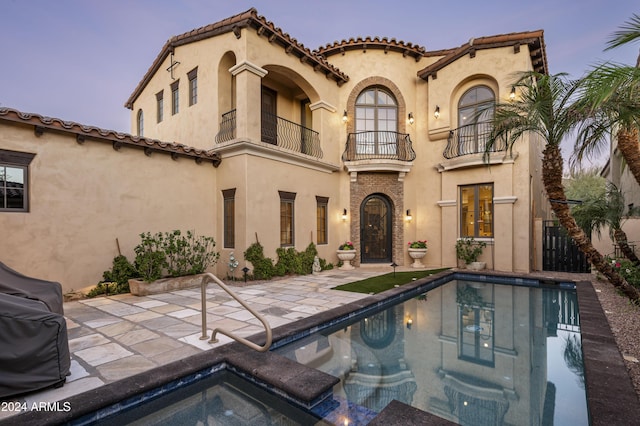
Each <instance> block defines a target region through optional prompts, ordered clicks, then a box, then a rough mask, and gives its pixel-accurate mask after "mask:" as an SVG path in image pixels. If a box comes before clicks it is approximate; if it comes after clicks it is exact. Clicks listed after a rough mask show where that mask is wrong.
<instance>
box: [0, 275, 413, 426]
mask: <svg viewBox="0 0 640 426" xmlns="http://www.w3.org/2000/svg"><path fill="white" fill-rule="evenodd" d="M399 270H400V269H399ZM389 272H391V268H389V267H378V268H357V269H354V270H351V271H340V270H331V271H324V272H322V273H320V274H318V275H307V276H298V277H290V278H284V279H279V280H273V281H269V282H266V283H262V284H256V285H249V286H238V287H232V290H233V291H234V292H235V293H236V294H238V295H239V296H240V297H241V298H242V299H243V300H244V301H245V302H246V303H247V304H249V306H251V307H252V308H253V309H255V310H256V311H258V312H260V313H261V314H262V315H263V316H264V317H265V318H266V319H267V321H268V322H269V324H270V325H271V327H272V328H275V327H278V326H280V325H282V324H286V323H289V322H292V321H296V320H298V319H301V318H305V317H308V316H310V315H314V314H317V313H318V312H322V311H326V310H329V309H332V308H334V307H336V306H340V305H344V304H347V303H350V302H353V301H355V300H358V299H361V298H364V297H366V296H367V295H366V294H360V293H351V292H345V291H339V290H332V288H333V287H335V286H338V285H341V284H346V283H350V282H353V281H358V280H361V279H365V278H368V277H371V276H375V275H380V274H384V273H389ZM206 294H207V328H208V331H207V332H208V334H209V336H210V335H211V330H212V329H213V328H214V327H223V328H225V329H227V330H231V331H234V332H235V333H236V334H238V335H240V336H243V337H246V336H250V335H252V334H254V333H257V332H260V331H262V330H263V327H262V324H261V323H260V321H259V320H258V319H256V318H255V317H253V315H251V314H250V313H249V312H248V311H246V310H245V309H244V308H243V307H242V306H241V305H240V304H239V303H238V302H237V301H235V300H233V299H232V297H231V296H229V295H228V294H227V293H226V292H225V291H224V290H222V289H221V288H220V287H218V286H216V285H215V284H209V285H208V288H207V290H206ZM200 296H201V291H200V288H194V289H188V290H179V291H174V292H170V293H164V294H157V295H150V296H143V297H138V296H133V295H131V294H121V295H115V296H109V297H98V298H94V299H84V300H79V301H73V302H67V303H65V304H64V312H65V317H66V318H67V327H68V335H69V350H70V352H71V375H70V376H68V377H67V382H66V384H65V385H64V386H63V387H61V388H58V389H47V390H44V391H40V392H35V393H31V394H28V395H26V396H21V397H18V398H16V399H15V400H16V401H20V402H26V406H28V407H30V406H32V405H33V403H39V402H54V401H64V400H65V399H66V398H68V397H70V396H72V395H76V394H79V393H82V392H85V391H88V390H90V389H94V388H97V387H100V386H102V385H104V384H107V383H110V382H114V381H116V380H119V379H122V378H125V377H128V376H131V375H134V374H137V373H140V372H143V371H146V370H149V369H152V368H154V367H157V366H161V365H165V364H168V363H170V362H172V361H175V360H178V359H181V358H184V357H187V356H189V355H193V354H195V353H197V352H200V351H203V350H208V349H211V348H215V347H217V346H220V345H223V344H226V343H229V342H230V341H231V339H230V338H228V337H227V336H224V335H218V338H219V342H218V343H216V344H210V343H209V342H208V339H207V340H201V339H200V337H201V336H202V327H201V324H202V317H201V314H200V312H201V297H200ZM12 414H14V413H11V412H7V411H2V412H0V420H2V419H6V418H7V417H9V416H10V415H12Z"/></svg>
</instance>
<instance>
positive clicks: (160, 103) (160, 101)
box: [156, 90, 164, 123]
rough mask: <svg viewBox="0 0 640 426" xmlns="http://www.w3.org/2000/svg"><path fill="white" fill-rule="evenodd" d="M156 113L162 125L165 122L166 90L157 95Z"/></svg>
mask: <svg viewBox="0 0 640 426" xmlns="http://www.w3.org/2000/svg"><path fill="white" fill-rule="evenodd" d="M156 111H157V114H156V117H157V121H158V123H160V122H162V120H164V90H161V91H159V92H158V93H156Z"/></svg>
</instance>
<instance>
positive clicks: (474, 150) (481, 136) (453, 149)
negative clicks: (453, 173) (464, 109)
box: [442, 121, 507, 159]
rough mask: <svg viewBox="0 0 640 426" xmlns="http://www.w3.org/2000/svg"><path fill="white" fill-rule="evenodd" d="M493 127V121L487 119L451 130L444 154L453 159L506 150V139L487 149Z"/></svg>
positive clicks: (445, 156)
mask: <svg viewBox="0 0 640 426" xmlns="http://www.w3.org/2000/svg"><path fill="white" fill-rule="evenodd" d="M492 128H493V127H492V124H491V122H490V121H485V122H480V123H477V124H469V125H466V126H462V127H458V128H457V129H454V130H451V131H450V132H449V138H448V139H447V147H446V148H445V150H444V152H443V153H442V155H443V156H444V158H446V159H452V158H456V157H461V156H463V155H469V154H484V153H485V152H500V151H506V149H507V145H506V143H505V141H504V140H499V141H496V143H494V144H493V145H492V146H491V147H490V148H489V149H487V140H488V139H489V135H490V134H491V129H492Z"/></svg>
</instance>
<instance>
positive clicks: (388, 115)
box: [355, 86, 398, 155]
mask: <svg viewBox="0 0 640 426" xmlns="http://www.w3.org/2000/svg"><path fill="white" fill-rule="evenodd" d="M355 119H356V120H355V121H356V123H355V124H356V125H355V130H356V133H357V134H358V135H357V136H356V137H357V152H358V154H383V155H384V154H395V153H396V151H397V138H398V133H397V132H398V103H397V102H396V99H395V98H394V97H393V95H392V94H391V92H389V91H387V90H386V89H385V88H383V87H379V86H374V87H369V88H367V89H365V90H364V91H363V92H362V93H360V94H359V95H358V97H357V98H356V111H355Z"/></svg>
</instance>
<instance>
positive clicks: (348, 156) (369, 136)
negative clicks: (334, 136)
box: [342, 131, 416, 161]
mask: <svg viewBox="0 0 640 426" xmlns="http://www.w3.org/2000/svg"><path fill="white" fill-rule="evenodd" d="M415 158H416V153H415V151H414V150H413V146H412V144H411V138H409V135H408V134H406V133H398V132H390V131H377V132H376V131H369V132H358V133H349V136H348V137H347V146H346V148H345V150H344V153H342V160H343V161H357V160H372V159H383V160H400V161H413V160H415Z"/></svg>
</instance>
